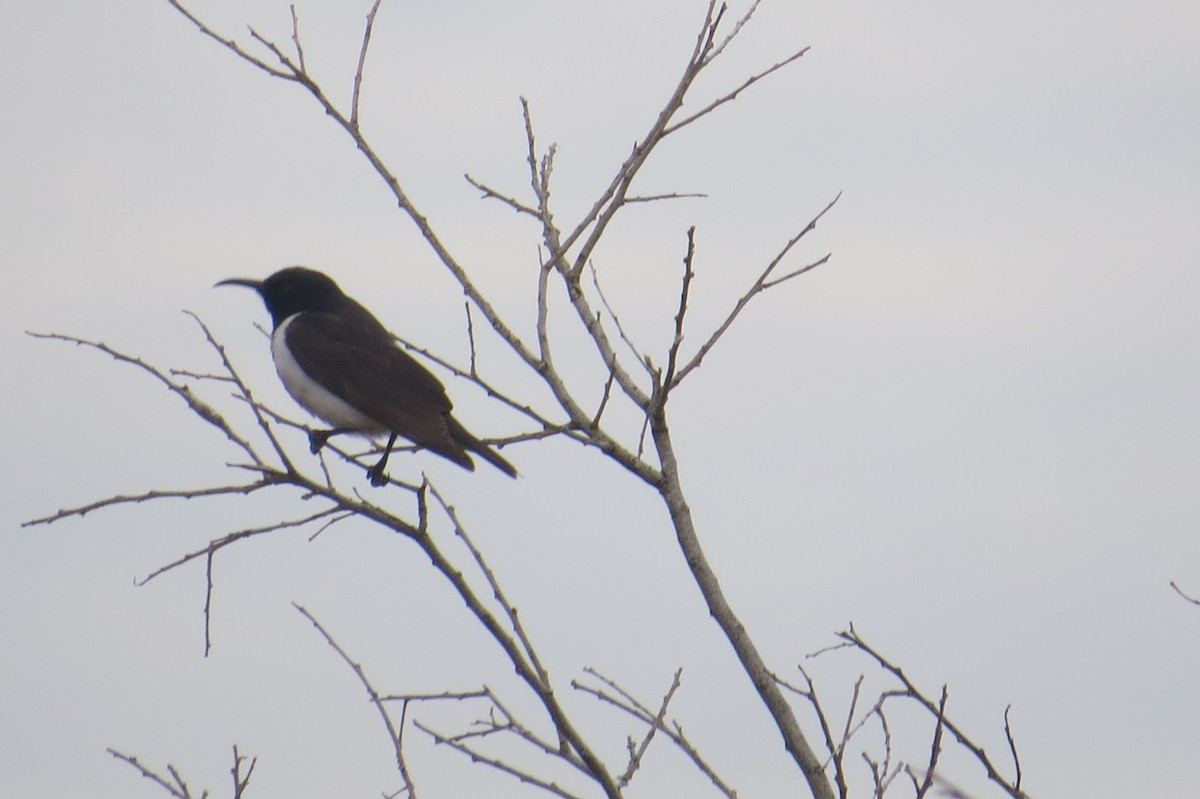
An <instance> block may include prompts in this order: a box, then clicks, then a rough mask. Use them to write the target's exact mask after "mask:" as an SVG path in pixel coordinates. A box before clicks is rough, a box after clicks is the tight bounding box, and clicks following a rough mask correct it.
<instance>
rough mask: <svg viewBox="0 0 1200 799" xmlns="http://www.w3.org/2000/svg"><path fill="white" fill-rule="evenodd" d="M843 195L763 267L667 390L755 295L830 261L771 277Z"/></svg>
mask: <svg viewBox="0 0 1200 799" xmlns="http://www.w3.org/2000/svg"><path fill="white" fill-rule="evenodd" d="M841 196H842V195H841V192H838V195H837V197H834V198H833V200H831V201H830V203H829V204H828V205H826V206H825V208H823V209H822V210H821V212H820V213H819V214H817V215H816V216H815V217H813V218H812V220H811V221H810V222H809V223H808V225H806V226H805V228H804V229H803V230H801V231H800V232H799V233H797V234H796V235H795V236H793V237H792V238H791V239H789V240H788V242H787V244H785V245H784V246H783V248H782V249H781V250H780V251H779V252H778V253H777V254H776V255H775V257H774V258H772V259H771V262H770V263H769V264H767V267H766V269H764V270H763V271H762V274H760V275H759V276H758V279H757V280H755V281H754V282H753V283H752V284H751V285H750V288H749V289H747V290H746V293H745V294H743V295H742V296H741V297H740V298H739V299H738V301H737V303H735V304H734V306H733V310H731V311H730V312H729V315H728V316H726V317H725V321H723V322H722V323H721V324H720V325H719V326H718V327H717V329H716V330H715V331H713V333H712V335H711V336H709V337H708V340H707V341H705V342H704V344H702V345H701V346H700V349H699V350H697V351H696V354H695V355H693V356H692V357H691V360H689V361H688V362H687V365H686V366H684V367H683V368H682V369H680V370H679V372H678V373H677V374H676V375H675V378H674V380H673V381H672V383H671V385H669V386H667V389H668V390H669V389H671V388H674V387H675V386H677V385H679V383H680V382H682V381H683V379H684V378H685V377H687V376H688V374H689V373H690V372H691V371H692V370H693V369H695V368H696V367H698V366H699V365H700V363H701V361H703V360H704V356H705V355H707V354H708V352H709V350H711V349H712V348H713V347H714V346H715V345H716V343H717V341H719V340H720V338H721V336H723V335H725V331H727V330H728V329H729V326H730V325H732V324H733V322H734V320H735V319H737V318H738V316H739V315H740V314H741V312H742V311H743V310H745V308H746V306H747V305H748V304H749V303H750V300H752V299H754V296H755V295H756V294H758V293H760V292H762V291H765V290H767V289H769V288H771V287H773V286H777V285H779V284H780V283H782V282H784V281H785V280H791V279H792V278H795V277H799V276H800V275H802V274H804V273H805V272H808V271H810V270H812V269H816V268H817V267H818V266H821V265H822V264H824V263H826V262H827V261H828V260H829V258H830V256H829V255H825V256H824V257H823V258H819V259H817V260H816V261H813V262H812V263H809V264H807V265H805V266H802V267H800V268H799V269H797V270H795V271H793V272H791V273H789V274H787V275H784V276H783V277H781V278H778V279H776V280H770V277H771V274H772V273H773V272H774V271H775V267H777V266H779V264H780V262H782V261H783V259H784V257H785V256H786V255H787V254H788V252H789V251H790V250H791V249H792V247H794V246H795V245H796V243H797V242H799V241H800V239H802V238H804V236H805V234H807V233H808V232H809V231H811V230H813V229H814V228H816V226H817V222H818V221H820V219H821V217H823V216H825V214H826V213H827V212H828V211H829V209H830V208H832V207H833V206H834V203H836V202H837V201H838V198H840V197H841Z"/></svg>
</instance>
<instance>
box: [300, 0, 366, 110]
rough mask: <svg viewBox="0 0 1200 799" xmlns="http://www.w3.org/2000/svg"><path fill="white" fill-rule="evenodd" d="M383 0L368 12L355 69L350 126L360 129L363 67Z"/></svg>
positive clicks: (301, 66) (301, 65) (302, 67)
mask: <svg viewBox="0 0 1200 799" xmlns="http://www.w3.org/2000/svg"><path fill="white" fill-rule="evenodd" d="M382 2H383V0H375V2H374V4H372V6H371V10H370V11H369V12H367V25H366V27H365V28H364V29H363V39H362V48H361V49H359V51H358V67H357V68H356V69H355V70H354V92H353V94H352V95H351V98H350V127H352V128H354V129H355V130H358V102H359V98H360V96H361V95H360V92H361V91H362V79H363V67H364V66H366V63H367V49H368V48H369V47H370V46H371V29H372V28H374V27H375V14H376V13H378V11H379V4H380V3H382ZM300 69H301V71H303V70H304V62H303V60H302V61H301V62H300Z"/></svg>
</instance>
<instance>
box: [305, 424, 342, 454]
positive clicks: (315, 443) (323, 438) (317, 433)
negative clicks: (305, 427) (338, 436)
mask: <svg viewBox="0 0 1200 799" xmlns="http://www.w3.org/2000/svg"><path fill="white" fill-rule="evenodd" d="M337 432H338V431H337V430H309V431H308V451H309V452H311V453H312V454H314V455H316V454H317V453H318V452H320V451H321V447H323V446H325V444H326V442H328V441H329V437H330V436H332V435H333V434H334V433H337Z"/></svg>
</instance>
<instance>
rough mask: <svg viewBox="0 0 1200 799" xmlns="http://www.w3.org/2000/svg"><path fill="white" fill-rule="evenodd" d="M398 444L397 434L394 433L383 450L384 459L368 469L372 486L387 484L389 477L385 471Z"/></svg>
mask: <svg viewBox="0 0 1200 799" xmlns="http://www.w3.org/2000/svg"><path fill="white" fill-rule="evenodd" d="M395 444H396V434H395V433H392V434H391V435H390V436H388V443H387V446H386V447H384V448H383V457H382V458H380V459H379V463H377V464H375V465H374V466H372V467H371V468H370V469H367V476H368V477H370V478H371V485H373V486H381V485H383V484H385V483H386V482H387V475H386V474H384V473H383V470H384V469H385V468H387V462H388V456H389V455H391V454H392V447H393V446H394V445H395Z"/></svg>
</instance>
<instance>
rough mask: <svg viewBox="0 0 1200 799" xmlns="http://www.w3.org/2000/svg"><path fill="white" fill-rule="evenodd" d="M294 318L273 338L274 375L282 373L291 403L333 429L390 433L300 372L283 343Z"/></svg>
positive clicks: (280, 327) (281, 327)
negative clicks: (296, 404)
mask: <svg viewBox="0 0 1200 799" xmlns="http://www.w3.org/2000/svg"><path fill="white" fill-rule="evenodd" d="M295 318H296V315H293V316H289V317H288V318H287V319H285V320H283V324H281V325H280V326H279V327H277V328H275V332H274V333H272V334H271V357H272V358H273V359H274V360H275V371H277V372H278V373H279V379H280V380H281V381H283V387H284V388H286V389H287V392H288V393H289V394H291V395H292V399H294V400H296V402H298V403H300V405H301V406H302V407H303V408H304V409H305V410H306V411H308V412H309V413H311V414H313V415H314V416H317V417H320V418H321V419H323V420H324V421H326V422H328V423H329V424H330V425H332V426H333V427H336V428H342V429H345V430H355V431H358V432H363V433H368V434H376V433H384V432H387V431H386V430H385V429H384V428H383V425H381V424H379V423H378V422H376V421H374V420H373V419H371V418H369V417H367V416H364V415H363V414H362V413H360V412H359V411H358V410H357V409H355V408H354V407H352V406H351V405H349V404H348V403H346V402H345V401H343V400H342V399H341V398H339V397H338V396H336V395H335V394H333V392H331V391H329V390H328V389H326V388H325V387H324V386H322V385H321V384H320V383H318V382H316V381H315V380H313V379H312V378H311V377H309V376H308V375H307V374H306V373H305V372H304V370H303V369H301V368H300V364H298V363H296V359H295V358H293V357H292V353H291V351H290V350H288V348H287V346H286V344H285V343H284V342H285V341H286V340H287V329H288V325H290V324H291V323H292V320H294V319H295Z"/></svg>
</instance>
